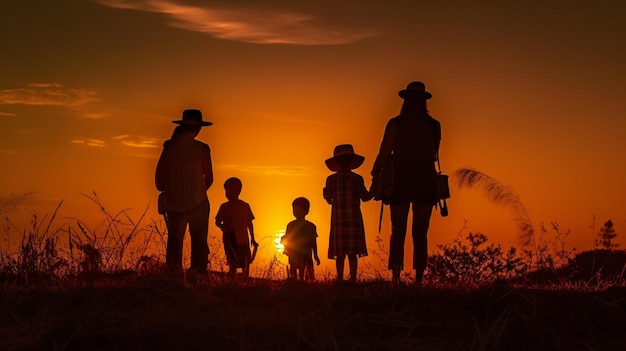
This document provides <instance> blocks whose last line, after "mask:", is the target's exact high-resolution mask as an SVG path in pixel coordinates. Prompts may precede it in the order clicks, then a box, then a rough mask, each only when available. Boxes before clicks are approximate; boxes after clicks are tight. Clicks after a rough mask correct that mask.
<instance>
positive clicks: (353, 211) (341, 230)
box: [324, 171, 371, 259]
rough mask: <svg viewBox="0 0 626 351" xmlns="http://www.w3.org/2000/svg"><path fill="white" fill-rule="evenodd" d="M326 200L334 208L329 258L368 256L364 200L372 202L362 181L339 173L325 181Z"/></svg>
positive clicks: (356, 176) (352, 175) (351, 175)
mask: <svg viewBox="0 0 626 351" xmlns="http://www.w3.org/2000/svg"><path fill="white" fill-rule="evenodd" d="M324 199H326V201H327V202H328V203H329V204H331V205H332V210H331V216H330V238H329V242H328V258H330V259H336V258H337V256H341V255H348V254H356V255H357V256H367V246H366V244H365V227H364V226H363V215H362V214H361V200H363V201H367V200H369V199H371V195H370V194H369V192H368V191H367V189H366V188H365V184H364V182H363V177H361V176H360V175H358V174H356V173H353V172H350V171H344V172H342V171H339V172H336V173H334V174H332V175H330V176H328V178H326V188H324Z"/></svg>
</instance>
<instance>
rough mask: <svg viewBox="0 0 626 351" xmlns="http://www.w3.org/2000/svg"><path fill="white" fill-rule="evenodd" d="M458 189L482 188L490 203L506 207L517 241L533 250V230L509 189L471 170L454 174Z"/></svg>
mask: <svg viewBox="0 0 626 351" xmlns="http://www.w3.org/2000/svg"><path fill="white" fill-rule="evenodd" d="M454 175H455V178H456V181H457V184H458V185H459V187H467V188H472V187H475V186H480V187H482V190H483V192H484V194H485V196H486V197H487V199H489V200H490V201H491V202H493V203H495V204H496V205H498V206H508V207H510V208H512V209H513V211H514V213H515V221H516V222H517V225H518V233H519V241H520V243H521V244H522V245H523V246H532V247H533V248H534V249H535V250H536V249H537V245H536V242H535V230H534V227H533V224H532V221H531V220H530V216H529V215H528V212H527V211H526V208H525V207H524V204H522V201H521V200H520V198H519V196H518V195H517V194H515V193H514V192H513V190H512V189H511V188H509V187H508V186H505V185H504V184H502V183H500V182H499V181H498V180H496V179H494V178H492V177H490V176H488V175H486V174H484V173H482V172H480V171H477V170H475V169H471V168H460V169H457V170H456V171H455V172H454Z"/></svg>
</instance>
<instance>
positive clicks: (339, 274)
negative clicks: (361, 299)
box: [336, 255, 346, 281]
mask: <svg viewBox="0 0 626 351" xmlns="http://www.w3.org/2000/svg"><path fill="white" fill-rule="evenodd" d="M336 261H337V262H336V266H337V280H340V281H341V280H343V267H344V264H345V261H346V255H338V256H337V260H336Z"/></svg>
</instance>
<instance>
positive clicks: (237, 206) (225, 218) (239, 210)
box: [215, 178, 259, 278]
mask: <svg viewBox="0 0 626 351" xmlns="http://www.w3.org/2000/svg"><path fill="white" fill-rule="evenodd" d="M241 188H242V184H241V180H239V178H228V179H227V180H226V182H224V189H225V191H226V198H227V199H228V201H227V202H225V203H223V204H222V205H220V209H219V210H218V211H217V215H216V216H215V225H217V226H218V227H219V228H220V229H221V230H222V233H223V236H222V238H223V239H222V240H223V242H224V252H225V253H226V263H227V265H228V266H229V274H230V275H231V276H234V275H235V273H236V272H237V269H238V268H241V269H242V272H243V276H244V277H246V278H247V277H248V276H249V274H250V263H251V262H252V255H251V254H250V244H252V245H253V246H255V247H257V246H259V244H257V242H256V240H254V226H253V225H252V220H253V219H254V215H253V214H252V209H251V208H250V205H249V204H248V203H247V202H245V201H243V200H241V199H239V194H241ZM248 234H249V235H250V238H248ZM248 239H250V241H248Z"/></svg>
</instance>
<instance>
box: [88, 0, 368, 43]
mask: <svg viewBox="0 0 626 351" xmlns="http://www.w3.org/2000/svg"><path fill="white" fill-rule="evenodd" d="M97 1H98V2H99V3H100V4H102V5H105V6H109V7H113V8H118V9H129V10H139V11H147V12H155V13H160V14H164V15H167V16H168V17H169V18H170V23H169V25H171V26H173V27H177V28H182V29H185V30H189V31H194V32H201V33H206V34H208V35H211V36H214V37H217V38H221V39H227V40H234V41H241V42H246V43H255V44H295V45H341V44H347V43H351V42H354V41H357V40H360V39H363V38H366V37H370V36H372V35H373V34H374V33H372V32H369V31H358V30H354V29H347V28H329V27H327V26H326V27H325V26H322V25H321V24H320V22H319V21H318V18H316V17H315V16H312V15H308V14H302V13H295V12H287V11H276V10H274V11H271V10H259V9H222V8H220V9H218V8H210V7H208V6H206V7H197V6H190V5H183V4H179V3H177V2H176V1H174V0H97Z"/></svg>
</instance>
